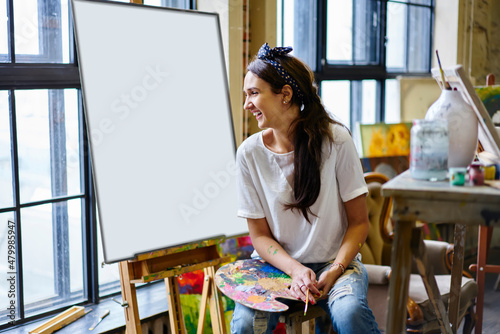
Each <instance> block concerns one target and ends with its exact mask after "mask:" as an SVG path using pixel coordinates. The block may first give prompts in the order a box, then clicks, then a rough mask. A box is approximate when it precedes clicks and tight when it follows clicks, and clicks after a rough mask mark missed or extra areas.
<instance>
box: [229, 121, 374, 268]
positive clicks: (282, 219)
mask: <svg viewBox="0 0 500 334" xmlns="http://www.w3.org/2000/svg"><path fill="white" fill-rule="evenodd" d="M332 131H333V136H334V143H333V145H332V146H331V147H330V144H329V142H328V141H326V143H324V145H323V154H324V156H325V157H326V158H325V159H324V161H323V166H322V168H321V190H320V194H319V197H318V199H317V200H316V202H315V203H314V204H313V205H312V206H311V211H312V212H313V213H314V214H316V215H317V217H315V216H312V215H309V219H310V221H311V223H309V222H307V220H306V219H305V218H304V216H303V215H302V213H301V212H300V211H298V210H294V211H292V210H285V208H284V206H283V204H285V203H291V202H292V200H293V188H292V180H293V152H290V153H285V154H277V153H274V152H272V151H270V150H269V149H268V148H267V147H266V146H265V145H264V142H263V139H262V134H263V132H262V131H261V132H259V133H256V134H254V135H252V136H250V137H249V138H248V139H246V140H245V141H244V142H243V143H242V144H241V145H240V147H239V148H238V151H237V154H236V162H237V165H238V176H237V185H238V216H239V217H243V218H253V219H258V218H266V220H267V223H268V224H269V227H270V230H271V232H272V234H273V236H274V238H275V239H276V241H278V242H279V243H280V245H281V246H282V247H283V248H284V249H285V251H286V252H287V253H288V254H289V255H290V256H291V257H292V258H294V259H296V260H297V261H299V262H301V263H316V262H327V261H331V260H333V259H334V258H335V257H336V256H337V253H338V250H339V248H340V244H341V242H342V239H343V238H344V234H345V231H346V229H347V217H346V213H345V209H344V205H343V202H347V201H349V200H351V199H354V198H356V197H358V196H360V195H362V194H366V193H367V192H368V189H367V187H366V183H365V179H364V177H363V169H362V167H361V162H360V160H359V156H358V154H357V152H356V148H355V146H354V143H353V141H352V138H351V136H350V134H349V132H348V131H347V130H346V129H345V128H344V127H342V126H341V125H337V124H335V125H332Z"/></svg>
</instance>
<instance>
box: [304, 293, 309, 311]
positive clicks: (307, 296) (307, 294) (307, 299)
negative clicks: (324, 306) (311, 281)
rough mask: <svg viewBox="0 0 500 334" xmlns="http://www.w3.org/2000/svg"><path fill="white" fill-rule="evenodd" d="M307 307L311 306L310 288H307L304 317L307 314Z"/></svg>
mask: <svg viewBox="0 0 500 334" xmlns="http://www.w3.org/2000/svg"><path fill="white" fill-rule="evenodd" d="M307 305H309V288H307V293H306V306H305V307H304V316H305V315H306V313H307Z"/></svg>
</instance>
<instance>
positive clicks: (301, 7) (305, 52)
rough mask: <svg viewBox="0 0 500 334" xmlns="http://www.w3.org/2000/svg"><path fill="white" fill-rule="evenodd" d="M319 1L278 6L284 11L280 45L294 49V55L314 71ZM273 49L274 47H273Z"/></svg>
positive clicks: (288, 2)
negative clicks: (315, 23) (317, 4)
mask: <svg viewBox="0 0 500 334" xmlns="http://www.w3.org/2000/svg"><path fill="white" fill-rule="evenodd" d="M316 3H317V1H315V0H301V1H286V0H285V1H283V0H281V1H280V0H278V5H279V8H280V9H281V10H283V16H281V17H279V20H278V22H280V23H281V24H280V25H279V28H278V36H279V38H278V44H279V45H281V46H291V47H293V53H292V54H293V55H294V56H296V57H298V58H300V59H302V60H303V61H304V62H305V63H306V64H307V65H309V67H310V68H311V69H312V70H313V71H314V70H315V69H316V48H317V43H316V40H317V38H316V27H315V25H314V24H311V22H316V21H317V9H316V8H317V7H316ZM271 47H273V46H272V45H271Z"/></svg>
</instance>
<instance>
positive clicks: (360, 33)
mask: <svg viewBox="0 0 500 334" xmlns="http://www.w3.org/2000/svg"><path fill="white" fill-rule="evenodd" d="M327 15H328V16H327V49H326V53H327V55H326V57H327V60H328V63H332V64H334V63H339V64H341V63H349V64H358V65H366V64H376V63H378V59H379V55H378V50H379V49H380V47H379V35H380V34H379V30H380V23H379V19H380V6H379V2H378V1H372V0H356V1H345V0H335V1H328V9H327Z"/></svg>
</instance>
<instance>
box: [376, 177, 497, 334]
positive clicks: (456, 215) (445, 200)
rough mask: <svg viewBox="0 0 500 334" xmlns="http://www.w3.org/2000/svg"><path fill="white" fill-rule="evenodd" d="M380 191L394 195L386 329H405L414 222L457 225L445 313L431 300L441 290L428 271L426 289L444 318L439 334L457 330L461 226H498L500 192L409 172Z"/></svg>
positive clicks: (389, 331)
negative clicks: (436, 179) (431, 178)
mask: <svg viewBox="0 0 500 334" xmlns="http://www.w3.org/2000/svg"><path fill="white" fill-rule="evenodd" d="M382 195H383V196H386V197H388V196H392V197H393V199H394V211H393V218H394V220H395V229H394V242H393V246H392V256H391V267H392V276H391V280H390V284H389V309H388V312H387V314H388V316H387V333H388V334H393V333H404V332H405V328H406V326H405V319H406V302H407V299H408V284H409V277H410V270H411V258H412V255H414V254H415V246H414V247H413V251H412V246H411V242H412V241H413V242H414V240H412V232H413V231H414V227H415V221H416V220H422V221H428V222H432V223H446V224H456V225H455V252H454V259H453V268H452V278H451V280H452V282H451V289H450V301H449V304H448V305H449V307H448V313H446V310H444V305H443V303H442V301H441V299H440V298H435V297H436V295H439V290H437V286H435V280H434V277H433V276H432V275H431V276H432V277H429V282H430V290H429V289H427V291H428V292H429V291H431V293H430V295H429V297H430V298H431V300H432V299H434V300H435V302H436V304H435V305H436V310H437V315H438V317H441V318H442V321H443V326H444V327H443V332H444V333H452V332H456V330H457V325H458V311H459V310H458V305H459V301H460V281H461V277H462V268H463V261H464V258H463V257H464V244H465V238H464V237H465V226H466V225H486V226H500V190H498V189H495V188H491V187H488V186H476V187H472V186H469V185H465V186H463V187H460V186H450V185H449V182H448V181H435V182H432V181H423V180H416V179H413V178H412V177H411V175H410V173H409V171H406V172H404V173H402V174H400V175H398V176H396V177H395V178H394V179H392V180H390V181H389V182H387V183H385V184H384V185H383V186H382ZM413 237H415V235H414V236H413ZM413 239H414V238H413ZM417 248H418V247H417ZM420 251H421V250H420ZM424 268H425V267H424ZM424 270H425V269H424ZM421 274H422V272H421ZM433 282H434V283H433ZM433 297H434V298H433ZM437 297H439V296H437ZM482 297H483V296H479V295H478V302H481V303H482ZM481 307H482V304H481ZM448 319H449V320H448ZM450 324H451V326H450ZM481 325H482V319H478V324H477V325H476V333H477V332H478V331H477V329H478V326H479V328H481Z"/></svg>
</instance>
